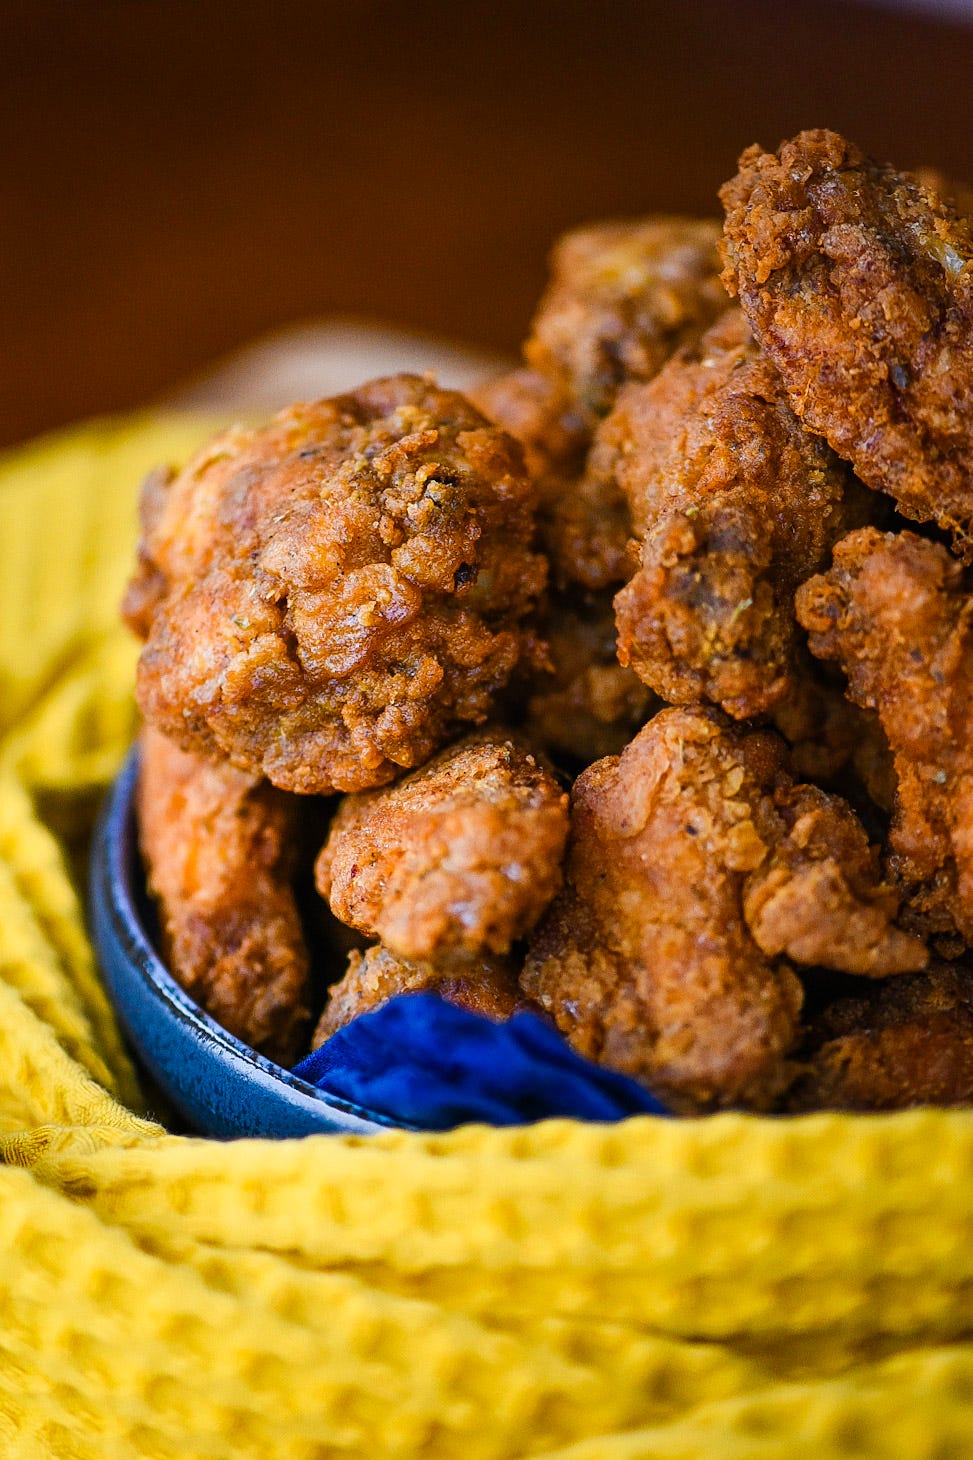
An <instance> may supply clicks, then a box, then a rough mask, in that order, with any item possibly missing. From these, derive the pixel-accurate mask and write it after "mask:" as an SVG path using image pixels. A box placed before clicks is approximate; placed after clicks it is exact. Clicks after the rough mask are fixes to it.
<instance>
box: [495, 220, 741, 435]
mask: <svg viewBox="0 0 973 1460" xmlns="http://www.w3.org/2000/svg"><path fill="white" fill-rule="evenodd" d="M719 232H720V230H719V224H718V223H716V222H715V221H714V220H710V219H708V218H705V219H696V218H665V217H659V218H646V219H641V220H638V221H635V222H626V223H604V224H594V225H590V226H588V227H585V228H578V229H575V230H574V231H573V232H571V233H567V234H565V235H564V237H563V238H561V239H560V240H559V241H558V243H557V244H556V246H555V248H554V251H553V253H552V256H551V279H550V283H549V284H548V287H547V290H546V292H545V294H544V297H543V298H542V300H541V302H540V305H539V307H538V310H537V314H536V316H535V318H534V322H533V325H532V329H531V334H530V338H529V339H528V341H527V344H526V345H525V347H524V353H525V355H526V356H527V360H528V363H529V364H530V365H531V366H533V368H534V369H535V370H537V371H539V372H540V373H541V374H542V375H546V376H547V377H548V378H549V379H551V380H554V381H556V382H558V383H559V385H560V386H561V388H562V390H563V392H564V394H565V395H566V396H567V397H568V398H569V399H570V400H571V401H573V402H574V403H575V405H576V407H577V409H578V411H579V413H580V415H581V416H582V418H583V419H584V420H585V422H586V423H587V425H588V427H589V429H591V428H593V427H594V425H595V424H596V423H597V421H598V420H599V419H600V418H601V417H602V416H604V415H605V414H606V413H607V412H608V411H609V410H610V409H611V406H612V402H613V400H614V397H615V392H616V391H617V389H618V387H619V386H620V385H621V384H622V383H623V381H626V380H649V379H651V377H652V376H653V375H654V374H655V373H656V371H657V370H658V369H659V367H660V365H662V363H663V361H665V360H666V359H667V358H668V357H669V355H671V354H672V352H673V350H675V349H677V348H678V346H679V345H681V344H684V343H685V342H686V341H687V340H690V339H694V338H698V336H699V335H701V334H702V332H703V330H705V329H706V328H707V326H708V325H709V324H710V323H712V321H713V320H714V319H715V318H716V316H717V315H718V314H719V313H720V311H721V310H722V309H724V308H725V307H726V295H725V294H724V292H723V288H722V286H721V284H720V280H719V271H720V263H719V253H718V240H719Z"/></svg>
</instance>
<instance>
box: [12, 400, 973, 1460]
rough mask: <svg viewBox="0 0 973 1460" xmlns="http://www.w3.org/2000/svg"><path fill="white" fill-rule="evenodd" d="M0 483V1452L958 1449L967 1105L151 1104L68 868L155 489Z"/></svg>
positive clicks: (165, 443) (287, 1455) (120, 432)
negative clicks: (311, 1129)
mask: <svg viewBox="0 0 973 1460" xmlns="http://www.w3.org/2000/svg"><path fill="white" fill-rule="evenodd" d="M202 434H205V431H204V428H203V427H202V426H201V424H200V423H199V422H197V421H191V420H164V419H161V418H159V419H157V418H151V417H144V418H139V419H135V420H128V421H125V422H123V423H118V422H115V423H111V422H107V423H97V424H95V425H93V426H89V427H85V428H83V429H82V430H80V431H77V432H73V433H67V434H64V435H62V436H60V437H57V438H54V439H50V440H47V441H44V442H41V443H39V444H38V445H36V446H34V447H31V448H29V449H28V450H26V451H23V452H20V453H15V454H12V455H10V456H8V457H7V458H6V459H5V460H2V461H0V568H2V571H0V1155H2V1157H3V1162H4V1164H3V1165H2V1166H0V1454H2V1455H4V1456H7V1455H10V1456H15V1457H24V1460H34V1457H36V1460H50V1457H52V1456H54V1457H65V1460H67V1457H71V1460H89V1457H90V1460H116V1457H117V1460H130V1457H146V1460H154V1457H160V1460H161V1457H173V1460H175V1457H180V1460H182V1457H186V1456H189V1457H194V1456H199V1457H212V1460H224V1457H228V1456H233V1457H236V1456H243V1457H249V1456H253V1457H258V1456H259V1457H268V1460H277V1457H280V1460H326V1457H362V1460H376V1457H384V1456H402V1457H419V1456H422V1457H430V1460H446V1457H471V1460H479V1457H483V1460H501V1457H514V1456H525V1457H526V1456H545V1457H547V1460H642V1457H653V1460H655V1457H660V1460H697V1457H700V1460H701V1457H707V1460H741V1457H751V1456H752V1457H804V1456H807V1457H812V1456H813V1457H815V1460H831V1457H852V1456H863V1457H864V1456H874V1457H882V1460H887V1457H899V1456H902V1457H909V1460H913V1457H915V1460H947V1457H951V1460H952V1457H959V1456H965V1455H973V1211H971V1207H973V1113H971V1114H968V1113H965V1112H927V1111H919V1112H914V1113H909V1114H903V1115H897V1116H890V1117H869V1118H864V1117H861V1118H850V1117H834V1116H814V1117H807V1118H803V1119H794V1120H784V1119H780V1120H762V1119H757V1118H752V1117H744V1116H730V1115H725V1116H719V1117H714V1118H712V1119H708V1120H699V1121H683V1122H676V1121H664V1120H655V1119H646V1118H642V1119H638V1120H632V1121H629V1122H627V1123H625V1124H623V1125H619V1126H614V1127H596V1126H584V1125H579V1124H575V1123H573V1122H570V1121H552V1122H548V1123H546V1124H544V1125H540V1126H537V1127H533V1128H526V1129H521V1130H513V1131H493V1130H486V1129H483V1128H479V1127H468V1128H466V1129H464V1130H460V1131H457V1132H454V1133H452V1134H449V1135H442V1136H416V1135H409V1134H400V1133H394V1132H393V1133H388V1134H384V1135H382V1136H379V1137H375V1138H371V1139H352V1138H347V1137H312V1138H308V1139H305V1140H302V1141H284V1142H278V1143H270V1142H263V1141H238V1142H228V1143H218V1142H213V1141H205V1140H200V1139H189V1138H185V1137H179V1136H173V1135H169V1134H167V1133H166V1132H165V1131H164V1129H163V1128H162V1127H161V1126H160V1125H159V1124H157V1123H155V1122H154V1121H152V1120H151V1119H149V1118H147V1117H146V1112H145V1110H144V1109H143V1107H142V1105H141V1103H140V1097H139V1094H138V1089H137V1086H136V1083H135V1078H134V1075H133V1072H132V1069H131V1067H130V1065H129V1063H128V1060H127V1058H126V1056H125V1053H124V1051H123V1048H122V1045H121V1042H120V1040H119V1037H118V1033H117V1030H116V1028H115V1025H114V1023H113V1020H112V1016H111V1012H110V1009H109V1006H108V1004H107V1001H106V999H105V996H104V993H103V991H102V989H101V986H100V984H99V982H98V977H97V971H96V968H95V965H94V961H93V957H92V954H91V950H90V947H89V945H88V942H87V939H86V936H85V931H84V924H83V918H82V913H81V908H80V904H79V900H78V896H77V893H76V891H75V888H74V887H73V886H72V881H71V872H70V863H69V860H68V859H67V858H66V857H65V855H64V851H63V846H62V843H61V842H59V840H58V839H57V837H56V836H55V835H54V832H53V831H52V828H55V829H56V830H57V831H58V832H60V833H61V834H62V836H64V837H67V838H69V839H70V842H71V846H72V850H73V852H76V850H77V846H78V844H79V838H80V836H81V835H82V833H83V830H84V826H85V823H86V819H87V818H88V817H89V816H90V813H91V809H92V806H93V801H94V796H95V794H96V792H97V791H98V790H99V789H100V788H101V787H103V785H104V784H105V782H106V780H107V779H108V778H109V777H110V775H111V774H112V772H113V771H114V769H115V767H116V766H117V764H118V761H119V758H120V756H121V754H122V751H123V749H124V747H125V745H126V744H127V742H128V740H129V738H130V736H131V734H132V730H133V724H134V721H133V710H132V704H131V678H132V665H133V657H134V656H133V649H132V646H131V645H130V644H129V642H128V641H127V639H126V637H125V635H124V633H123V632H122V631H121V630H120V629H119V628H118V627H117V626H116V622H115V615H116V608H117V602H118V598H119V596H120V593H121V588H122V585H123V582H124V579H125V576H126V573H127V571H128V566H129V563H130V560H131V552H132V545H133V540H134V502H135V495H136V489H137V484H138V481H139V478H140V476H141V475H142V473H143V472H144V471H145V470H146V469H148V468H149V467H150V466H152V465H153V464H155V463H156V462H157V461H165V460H168V459H174V460H178V459H180V458H181V457H183V456H184V455H185V454H186V452H187V451H188V450H189V449H190V448H191V447H192V446H193V445H194V444H195V443H196V441H197V440H198V439H199V438H200V436H201V435H202Z"/></svg>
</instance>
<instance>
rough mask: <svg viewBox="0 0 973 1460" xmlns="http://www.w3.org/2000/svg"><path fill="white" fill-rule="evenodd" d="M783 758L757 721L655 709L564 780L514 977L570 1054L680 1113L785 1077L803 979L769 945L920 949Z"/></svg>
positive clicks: (763, 1097)
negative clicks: (554, 839)
mask: <svg viewBox="0 0 973 1460" xmlns="http://www.w3.org/2000/svg"><path fill="white" fill-rule="evenodd" d="M785 759H786V752H785V750H784V746H783V743H782V742H781V741H780V740H779V738H778V737H777V736H776V735H774V734H772V733H771V732H766V731H757V732H752V733H750V734H744V733H743V732H742V731H739V730H736V729H734V728H731V726H730V725H729V723H728V722H727V721H725V720H724V718H723V717H722V716H721V715H720V714H719V713H718V712H717V711H713V710H705V709H691V710H679V709H667V710H663V711H661V712H660V713H659V714H658V715H656V716H655V718H654V719H653V720H650V721H649V723H648V725H646V727H645V728H644V729H643V730H642V731H641V732H640V733H639V735H637V736H636V738H635V740H633V741H632V743H631V745H629V746H628V747H627V749H626V750H624V751H623V752H622V754H621V756H620V757H618V758H615V757H611V758H609V759H606V760H603V761H600V762H598V764H597V765H594V766H591V767H590V768H589V769H588V770H587V771H585V772H584V773H583V774H582V775H581V776H580V777H579V778H578V780H577V782H576V783H575V787H574V792H573V795H572V819H571V839H570V842H569V849H568V858H567V863H566V868H565V887H564V890H563V891H562V892H561V893H560V894H559V896H558V897H557V898H556V899H555V901H554V903H553V904H552V907H551V909H550V911H549V912H548V914H547V916H546V918H545V919H544V920H543V921H542V923H541V924H540V925H539V927H538V929H537V931H536V933H535V935H534V937H533V938H532V940H531V944H530V947H529V951H528V956H527V961H526V964H525V967H524V971H523V974H522V975H521V986H522V988H523V989H524V991H525V992H526V993H527V994H528V995H530V996H531V997H532V998H534V999H535V1000H536V1001H537V1002H538V1003H539V1004H540V1005H541V1006H542V1007H543V1008H544V1009H546V1010H547V1011H548V1012H549V1013H550V1014H552V1015H553V1016H554V1018H555V1020H556V1021H557V1023H558V1026H559V1027H560V1029H561V1030H562V1032H564V1033H565V1034H566V1035H567V1037H568V1039H569V1040H570V1042H571V1043H572V1044H573V1045H574V1046H575V1047H576V1048H577V1049H578V1050H579V1051H580V1052H581V1053H582V1054H584V1055H587V1056H588V1057H589V1058H591V1059H595V1060H599V1061H601V1062H603V1063H605V1064H608V1065H611V1066H613V1067H614V1068H616V1069H620V1070H622V1071H624V1072H625V1073H627V1074H630V1075H633V1076H634V1077H635V1078H636V1079H639V1080H641V1081H642V1082H643V1083H645V1084H646V1085H648V1086H649V1087H650V1088H651V1089H653V1090H654V1091H656V1092H657V1093H658V1094H660V1095H661V1096H662V1098H664V1099H666V1100H667V1101H668V1102H669V1103H670V1104H671V1105H672V1106H673V1107H674V1108H675V1109H677V1110H683V1111H694V1110H705V1109H711V1108H713V1107H719V1106H733V1105H743V1106H748V1107H752V1108H755V1109H765V1108H767V1107H768V1106H769V1105H771V1104H772V1103H773V1101H774V1099H775V1098H776V1097H777V1096H778V1095H779V1093H780V1092H781V1091H782V1090H783V1088H784V1087H785V1086H786V1084H787V1082H788V1080H789V1078H790V1071H789V1069H788V1065H787V1054H788V1051H789V1050H790V1048H791V1047H792V1045H793V1044H794V1042H795V1040H796V1038H797V1033H798V1014H799V1011H800V1007H801V999H802V992H801V987H800V984H799V982H798V979H797V977H796V976H795V974H794V972H793V970H792V969H791V967H790V966H789V964H788V963H787V962H786V961H785V960H784V958H782V957H780V956H779V955H781V954H784V955H786V957H788V958H795V959H797V958H800V957H802V956H807V955H811V956H813V957H814V958H815V959H818V958H820V957H822V956H824V957H825V958H826V959H827V960H828V961H830V963H831V964H832V966H835V967H839V968H841V967H843V966H845V965H850V964H854V966H855V967H856V968H857V969H861V971H864V972H868V973H870V974H879V973H882V972H884V973H891V972H899V971H903V970H906V969H910V968H918V967H922V966H923V964H924V962H925V958H926V954H925V950H924V948H923V947H922V945H921V944H920V943H919V942H918V940H917V939H913V938H908V937H905V936H904V935H903V934H901V932H900V931H899V930H898V929H896V928H895V927H894V926H893V925H892V923H891V914H892V913H893V912H894V898H892V896H891V895H890V893H889V891H888V889H887V888H885V887H883V886H881V885H880V883H879V881H878V878H877V875H875V872H874V866H873V865H870V863H869V856H868V854H867V852H866V850H865V849H864V848H863V843H864V836H863V835H862V836H859V835H858V834H857V831H856V830H855V829H854V827H853V818H852V813H851V812H850V809H849V808H848V807H846V806H845V805H844V803H842V802H840V801H839V800H838V798H835V797H828V796H825V795H824V793H823V792H818V791H815V790H814V788H811V787H795V786H794V784H793V782H792V780H791V778H790V776H789V775H788V774H787V771H786V767H785ZM836 830H837V831H838V835H837V837H835V835H834V833H835V831H836ZM849 848H850V856H849V855H848V852H849ZM842 858H845V860H846V862H847V865H845V862H843V861H842ZM791 882H793V883H794V888H793V891H792V890H791V888H790V884H791ZM820 891H823V892H825V894H826V897H825V901H824V902H822V903H820V904H819V903H818V902H816V901H815V900H814V899H815V897H816V895H817V894H818V893H819V892H820ZM775 902H776V908H775V910H774V911H771V908H772V905H773V904H774V903H775ZM748 909H749V911H750V913H751V915H752V916H753V919H754V926H753V927H752V928H751V926H750V925H749V924H748V922H747V910H748ZM863 927H867V930H868V931H867V935H866V936H867V951H866V950H864V949H863V948H862V947H861V946H860V945H859V942H858V935H859V932H860V930H861V929H862V928H863ZM758 940H762V941H763V942H764V943H766V945H767V946H766V947H761V944H760V941H758Z"/></svg>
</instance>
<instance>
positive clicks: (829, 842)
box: [743, 785, 927, 978]
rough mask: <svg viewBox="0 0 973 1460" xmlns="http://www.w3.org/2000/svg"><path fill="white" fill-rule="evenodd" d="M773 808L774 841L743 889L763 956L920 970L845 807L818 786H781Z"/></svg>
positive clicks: (893, 898)
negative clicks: (775, 826) (782, 955)
mask: <svg viewBox="0 0 973 1460" xmlns="http://www.w3.org/2000/svg"><path fill="white" fill-rule="evenodd" d="M773 804H774V812H775V813H776V816H777V818H778V819H779V823H780V825H779V829H777V828H775V830H776V840H775V841H774V842H773V843H772V844H771V850H770V854H769V856H768V857H767V858H766V860H765V861H764V862H763V864H762V865H761V866H760V867H759V868H758V869H756V870H755V871H754V872H753V873H751V875H750V877H749V878H748V879H747V882H746V884H745V887H744V892H743V916H744V918H745V920H746V923H747V927H748V928H749V929H750V932H751V934H752V935H753V938H754V941H755V942H756V943H757V945H758V947H759V948H760V949H761V951H762V952H763V953H765V954H767V955H768V956H770V957H774V956H776V955H778V954H781V953H786V954H787V956H788V957H789V958H792V959H793V960H794V962H795V963H801V964H805V965H821V966H823V967H826V968H836V969H842V970H843V971H844V972H846V973H857V974H863V975H866V976H869V977H873V978H885V977H887V976H888V975H889V974H893V973H910V972H914V971H915V970H916V969H919V968H923V967H924V966H925V964H926V961H927V954H926V950H925V948H924V947H923V945H922V943H921V942H920V941H919V939H917V938H915V937H913V936H912V935H910V934H909V933H904V932H902V931H901V930H900V929H899V928H896V927H895V926H894V920H895V917H896V915H897V913H898V910H899V898H898V895H897V893H896V892H895V890H894V889H893V888H892V887H891V885H890V884H888V883H884V882H882V880H881V869H880V865H879V854H878V848H877V847H873V846H870V845H869V842H868V837H867V836H866V835H865V831H864V828H863V827H862V824H861V822H860V821H859V820H858V817H857V816H856V815H855V813H854V811H853V810H852V809H851V807H850V806H849V805H848V803H847V802H846V801H843V800H842V799H841V798H840V797H838V796H833V795H828V794H827V793H826V792H825V791H822V790H820V789H819V788H818V787H817V786H806V785H796V786H793V785H792V786H790V787H786V786H784V785H781V786H779V787H778V789H777V790H776V791H775V794H774V798H773ZM812 909H813V915H811V916H809V910H812Z"/></svg>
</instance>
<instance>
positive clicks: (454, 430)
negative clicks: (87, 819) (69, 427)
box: [128, 375, 546, 794]
mask: <svg viewBox="0 0 973 1460" xmlns="http://www.w3.org/2000/svg"><path fill="white" fill-rule="evenodd" d="M533 509H534V492H533V489H532V487H531V484H530V482H529V480H528V478H527V475H526V472H525V470H524V467H523V459H522V453H521V450H520V448H519V446H518V445H517V443H516V442H514V441H513V440H512V439H511V438H510V437H509V436H507V435H506V434H505V433H503V432H501V431H499V430H498V429H497V428H495V427H493V426H491V425H489V423H488V422H487V421H486V419H485V418H484V417H483V416H481V415H480V413H479V412H478V411H476V410H475V409H474V408H473V407H472V406H471V405H470V404H469V403H468V402H467V401H466V400H465V399H464V397H463V396H461V395H458V394H457V393H455V392H453V391H442V390H438V389H436V388H435V386H433V385H432V384H430V382H429V381H428V380H424V379H420V378H419V377H416V376H407V375H406V376H396V377H393V378H390V379H387V380H378V381H373V382H371V383H370V384H368V385H365V386H362V387H361V389H359V390H357V391H354V392H353V393H351V394H349V395H344V396H338V397H336V398H335V399H333V400H326V401H318V402H316V403H314V404H311V405H296V406H292V407H291V408H290V409H289V410H287V411H284V412H282V413H281V414H280V415H279V416H277V417H276V419H275V420H274V421H273V422H271V424H270V425H269V426H265V427H263V428H262V429H260V430H257V431H242V430H235V431H230V432H228V433H227V434H226V435H224V436H221V437H218V438H217V439H216V440H215V441H214V442H212V443H211V444H210V445H209V446H208V447H207V448H205V449H204V450H203V451H202V452H201V453H200V454H199V455H197V456H196V457H195V459H194V460H193V461H191V462H190V463H189V465H188V466H187V467H186V468H185V469H184V470H183V471H182V472H181V473H180V474H179V476H178V477H176V478H175V479H174V480H172V481H170V482H168V484H165V483H162V484H161V485H160V482H159V479H158V478H156V479H154V480H153V482H152V483H151V484H150V488H149V501H148V504H147V510H146V513H145V517H144V521H145V524H146V528H147V530H146V533H145V537H144V540H143V545H142V550H141V555H140V570H139V573H138V575H137V577H136V580H135V583H134V584H133V587H132V589H131V591H130V596H129V601H128V611H129V618H130V621H131V622H133V624H134V626H135V627H136V628H141V629H142V630H143V631H144V632H145V633H146V635H147V638H146V644H145V648H144V649H143V652H142V656H141V659H140V662H139V670H138V699H139V703H140V706H141V708H142V711H143V713H144V714H145V716H146V718H147V719H148V720H149V721H150V722H151V723H153V724H155V725H156V726H157V727H158V728H159V729H161V730H162V731H164V732H165V733H166V734H168V735H170V736H171V737H172V738H173V739H174V740H176V741H177V742H178V743H179V744H180V745H182V746H183V748H184V749H187V750H192V751H195V752H198V753H199V754H203V755H208V756H211V757H216V758H219V757H221V756H225V757H227V758H229V759H230V760H231V761H232V762H233V764H235V765H237V766H239V767H240V768H241V769H243V770H247V771H249V772H251V773H253V774H260V775H265V776H266V777H267V778H268V779H269V780H271V781H272V782H273V783H274V784H275V785H277V786H280V787H282V788H284V789H285V790H293V791H300V792H306V793H322V794H323V793H327V792H330V791H332V790H335V789H337V790H360V789H363V788H365V787H368V786H374V785H381V784H383V783H384V782H387V781H389V780H391V779H392V778H393V777H394V776H395V775H396V774H398V772H399V771H400V770H401V768H402V767H410V766H414V765H418V764H421V763H422V761H424V760H426V759H428V757H429V756H430V755H431V754H432V753H433V752H434V751H435V750H436V749H437V748H438V746H439V745H441V744H442V743H443V742H444V741H446V740H448V739H449V738H450V737H451V736H452V735H454V734H455V733H456V732H457V730H461V729H464V728H467V727H468V726H469V725H470V724H478V723H482V722H483V721H484V720H485V719H486V718H487V717H488V715H489V713H490V710H491V708H492V705H493V703H494V700H495V698H496V696H497V694H498V692H499V691H500V689H502V687H503V686H504V685H505V684H506V682H507V680H508V679H509V677H510V675H511V673H512V671H513V670H514V668H515V667H516V665H517V664H518V662H520V661H521V660H522V659H523V658H525V657H530V655H531V654H533V653H534V652H535V650H536V645H535V641H534V637H533V633H532V631H531V630H530V628H529V627H527V626H526V624H525V619H526V616H527V615H528V614H529V612H530V610H531V608H532V607H533V605H534V603H535V601H536V599H537V597H538V595H539V593H540V591H541V589H542V588H543V586H544V581H545V576H546V567H545V564H544V561H543V559H542V558H541V557H540V556H539V555H537V554H535V553H534V552H533V551H532V550H531V540H532V536H533V529H534V521H533Z"/></svg>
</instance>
